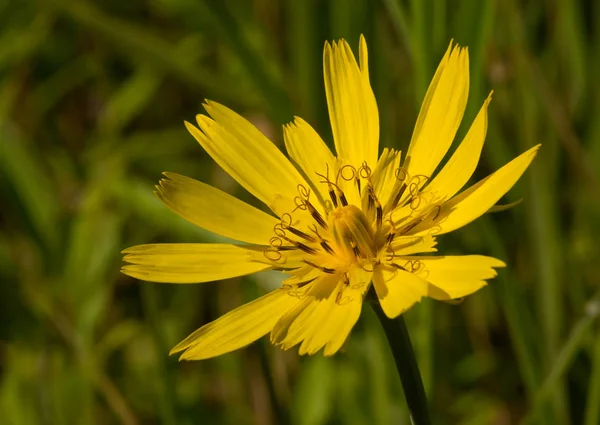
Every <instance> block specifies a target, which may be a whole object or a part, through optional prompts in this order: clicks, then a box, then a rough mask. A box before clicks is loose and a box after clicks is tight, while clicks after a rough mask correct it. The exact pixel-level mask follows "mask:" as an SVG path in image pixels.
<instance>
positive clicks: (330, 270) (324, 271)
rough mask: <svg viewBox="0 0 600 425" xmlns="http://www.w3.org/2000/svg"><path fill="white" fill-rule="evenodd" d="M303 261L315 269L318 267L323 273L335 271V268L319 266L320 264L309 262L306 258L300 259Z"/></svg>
mask: <svg viewBox="0 0 600 425" xmlns="http://www.w3.org/2000/svg"><path fill="white" fill-rule="evenodd" d="M302 261H303V262H304V263H306V264H308V265H309V266H312V267H314V268H315V269H319V270H321V271H322V272H323V273H328V274H334V273H335V269H330V268H328V267H321V266H317V265H316V264H315V263H311V262H310V261H308V260H302Z"/></svg>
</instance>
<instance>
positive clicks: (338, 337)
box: [323, 296, 363, 356]
mask: <svg viewBox="0 0 600 425" xmlns="http://www.w3.org/2000/svg"><path fill="white" fill-rule="evenodd" d="M362 303H363V299H362V296H354V297H352V298H350V299H349V300H348V301H346V302H345V303H343V304H341V305H340V306H338V308H337V309H336V310H335V311H336V314H335V316H334V317H333V318H332V322H331V328H332V330H331V331H330V333H331V334H332V338H331V340H330V341H329V342H327V345H326V346H325V351H323V354H324V355H326V356H331V355H333V354H335V353H337V352H338V350H339V349H340V348H342V345H344V342H346V339H348V335H350V331H351V330H352V328H353V327H354V325H355V324H356V322H357V321H358V318H359V317H360V311H361V309H362Z"/></svg>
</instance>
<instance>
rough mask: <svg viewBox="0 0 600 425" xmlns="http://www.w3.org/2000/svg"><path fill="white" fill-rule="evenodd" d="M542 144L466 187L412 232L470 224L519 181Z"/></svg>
mask: <svg viewBox="0 0 600 425" xmlns="http://www.w3.org/2000/svg"><path fill="white" fill-rule="evenodd" d="M539 148H540V145H537V146H534V147H533V148H531V149H529V150H528V151H526V152H524V153H522V154H521V155H519V156H518V157H516V158H515V159H513V160H512V161H511V162H509V163H508V164H506V165H504V166H503V167H502V168H500V169H499V170H497V171H496V172H494V173H493V174H490V175H489V176H488V177H486V178H485V179H483V180H481V181H479V182H478V183H476V184H474V185H473V186H471V187H470V188H468V189H466V190H464V191H463V192H461V193H460V194H458V195H456V196H455V197H454V198H452V199H450V200H449V201H448V202H446V203H445V204H444V205H442V208H441V210H440V211H439V213H438V214H436V215H435V219H434V218H429V219H427V220H425V221H424V222H423V223H421V224H419V225H418V226H416V227H415V228H414V229H412V230H411V232H410V233H411V234H419V233H427V232H429V231H430V229H431V228H434V227H435V228H436V234H439V235H441V234H444V233H448V232H451V231H452V230H455V229H458V228H460V227H463V226H465V225H466V224H469V223H470V222H472V221H473V220H475V219H476V218H478V217H480V216H481V215H482V214H484V213H485V212H486V211H488V210H489V209H490V208H491V207H492V206H493V205H494V204H495V203H496V202H498V200H499V199H500V198H501V197H502V196H504V194H505V193H506V192H508V191H509V190H510V188H511V187H513V186H514V184H515V183H516V182H517V180H519V178H520V177H521V175H523V173H524V172H525V170H526V169H527V167H528V166H529V164H531V161H533V158H535V155H536V154H537V151H538V149H539Z"/></svg>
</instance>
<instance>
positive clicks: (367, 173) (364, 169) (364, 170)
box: [358, 161, 371, 179]
mask: <svg viewBox="0 0 600 425" xmlns="http://www.w3.org/2000/svg"><path fill="white" fill-rule="evenodd" d="M358 175H359V176H360V177H361V178H363V179H368V178H369V177H371V167H369V165H368V164H367V161H364V162H363V163H362V166H361V167H360V168H359V170H358Z"/></svg>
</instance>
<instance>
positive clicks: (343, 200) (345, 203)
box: [339, 192, 348, 207]
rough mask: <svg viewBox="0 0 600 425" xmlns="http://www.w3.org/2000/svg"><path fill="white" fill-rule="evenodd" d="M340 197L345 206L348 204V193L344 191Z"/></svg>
mask: <svg viewBox="0 0 600 425" xmlns="http://www.w3.org/2000/svg"><path fill="white" fill-rule="evenodd" d="M339 197H340V202H341V203H342V206H343V207H345V206H347V205H348V200H347V199H346V195H344V192H340V194H339Z"/></svg>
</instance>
